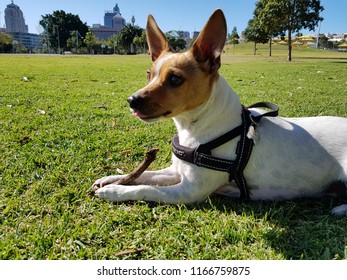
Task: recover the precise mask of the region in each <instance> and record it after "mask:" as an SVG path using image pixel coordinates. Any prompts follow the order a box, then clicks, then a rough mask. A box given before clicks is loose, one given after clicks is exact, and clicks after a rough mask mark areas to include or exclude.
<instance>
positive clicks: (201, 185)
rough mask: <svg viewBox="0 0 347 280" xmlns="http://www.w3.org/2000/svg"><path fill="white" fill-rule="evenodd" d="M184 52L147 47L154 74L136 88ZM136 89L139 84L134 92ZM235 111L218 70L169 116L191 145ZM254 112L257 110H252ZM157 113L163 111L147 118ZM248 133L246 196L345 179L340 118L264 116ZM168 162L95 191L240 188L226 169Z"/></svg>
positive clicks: (219, 130) (281, 194) (109, 180)
mask: <svg viewBox="0 0 347 280" xmlns="http://www.w3.org/2000/svg"><path fill="white" fill-rule="evenodd" d="M216 12H218V14H217V17H218V16H220V15H223V14H222V13H221V11H218V10H217V11H216ZM216 12H215V13H216ZM223 17H224V16H223ZM208 24H209V23H208ZM210 24H211V23H210ZM147 28H148V27H147ZM205 28H206V27H205ZM205 31H206V30H205ZM149 35H150V34H149ZM149 44H150V43H149ZM184 55H186V54H185V53H183V54H173V53H171V52H168V53H167V54H165V53H164V55H159V54H157V55H155V53H154V51H153V53H152V58H153V61H154V62H155V66H154V71H153V74H152V75H153V77H152V79H151V81H150V83H149V85H147V86H146V87H145V88H144V89H142V91H143V90H146V88H148V87H150V86H153V84H154V83H156V82H157V80H158V79H159V78H160V75H161V72H162V68H163V67H168V65H170V63H171V61H174V60H175V59H177V58H178V57H179V56H184ZM172 63H173V62H172ZM185 82H186V83H189V82H190V81H189V80H187V81H185ZM140 93H141V90H140V91H139V92H138V93H137V94H140ZM241 110H242V106H241V104H240V100H239V96H238V95H237V94H236V93H235V92H234V91H233V90H232V89H231V88H230V86H229V85H228V84H227V82H226V81H225V80H224V79H223V78H222V77H221V76H219V75H218V76H217V77H216V78H215V79H214V81H213V85H212V86H211V94H210V95H209V97H208V98H207V101H206V102H204V103H203V104H201V105H199V106H196V107H195V108H193V109H190V110H183V111H182V112H180V113H179V114H177V115H176V116H174V117H173V119H174V122H175V124H176V127H177V130H178V133H179V139H180V144H181V145H184V146H187V147H197V146H198V145H200V144H202V143H206V142H208V141H210V140H212V139H214V138H216V137H218V136H220V135H222V134H224V133H225V132H227V131H229V130H231V129H232V128H234V127H236V126H238V125H240V124H241ZM252 112H253V114H259V113H261V111H260V110H253V109H252ZM135 115H136V114H135ZM138 116H140V115H139V114H138ZM161 118H164V117H163V116H159V117H158V118H154V119H148V120H147V121H154V120H158V119H161ZM252 138H253V140H254V143H255V145H254V148H253V151H252V154H251V157H250V160H249V162H248V164H247V166H246V168H245V170H244V176H245V178H246V180H247V184H248V186H249V189H250V197H251V199H254V200H277V199H293V198H297V197H315V196H319V195H320V194H322V193H323V192H324V190H325V189H326V188H327V186H328V185H329V184H330V183H332V182H335V181H341V182H344V183H345V184H346V183H347V119H346V118H339V117H309V118H290V119H286V118H281V117H276V118H274V117H269V118H266V117H264V118H263V119H262V120H261V123H260V125H259V127H257V129H256V133H255V134H253V135H252ZM238 140H239V139H238V138H236V139H234V140H232V141H230V142H228V143H226V144H224V145H223V146H221V147H218V148H216V149H215V150H213V155H214V156H217V157H221V158H227V159H231V160H232V159H235V158H236V155H235V150H236V144H237V142H238ZM172 161H173V163H172V165H171V166H170V167H168V168H166V169H163V170H159V171H146V172H144V173H143V174H142V175H141V176H140V177H139V178H138V179H137V180H135V182H134V183H133V185H131V186H122V185H115V184H113V183H114V182H116V181H118V180H119V179H120V178H121V177H123V176H122V175H118V176H108V177H104V178H101V179H99V180H97V181H96V182H95V183H94V185H93V187H94V188H98V189H97V190H96V195H97V196H98V197H100V198H103V199H106V200H110V201H126V200H147V201H156V202H163V203H170V204H180V203H183V204H189V203H195V202H199V201H203V200H204V199H206V198H207V197H208V196H209V195H210V194H212V193H214V192H217V193H220V194H225V195H228V196H232V197H239V195H240V194H239V190H238V188H237V187H236V186H235V185H234V184H233V183H231V184H230V183H229V182H228V177H229V175H228V174H227V173H223V172H219V171H214V170H210V169H206V168H203V167H198V166H195V165H192V164H190V163H187V162H184V161H182V160H179V159H178V158H176V157H175V156H173V158H172ZM332 213H334V214H340V215H347V204H346V205H341V206H338V207H336V208H334V209H333V210H332Z"/></svg>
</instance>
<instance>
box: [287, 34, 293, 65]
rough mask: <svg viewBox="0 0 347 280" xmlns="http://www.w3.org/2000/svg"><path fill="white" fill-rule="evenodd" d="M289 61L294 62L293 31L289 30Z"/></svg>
mask: <svg viewBox="0 0 347 280" xmlns="http://www.w3.org/2000/svg"><path fill="white" fill-rule="evenodd" d="M288 61H292V30H291V29H288Z"/></svg>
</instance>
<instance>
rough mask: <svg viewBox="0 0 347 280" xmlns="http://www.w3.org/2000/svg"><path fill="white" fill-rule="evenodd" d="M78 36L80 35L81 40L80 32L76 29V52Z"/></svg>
mask: <svg viewBox="0 0 347 280" xmlns="http://www.w3.org/2000/svg"><path fill="white" fill-rule="evenodd" d="M78 36H80V38H81V39H82V40H83V37H82V36H81V34H80V33H79V32H78V30H76V54H77V53H78Z"/></svg>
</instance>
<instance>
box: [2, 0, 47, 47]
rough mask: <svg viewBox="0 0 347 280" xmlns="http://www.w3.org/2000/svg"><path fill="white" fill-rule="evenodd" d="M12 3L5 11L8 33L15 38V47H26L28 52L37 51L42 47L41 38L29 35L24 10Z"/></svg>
mask: <svg viewBox="0 0 347 280" xmlns="http://www.w3.org/2000/svg"><path fill="white" fill-rule="evenodd" d="M11 2H12V3H11V4H9V5H7V7H6V9H5V23H6V33H8V34H10V35H11V36H12V37H13V45H14V46H16V48H17V49H18V48H19V47H20V46H24V47H25V48H26V50H27V51H28V52H32V51H35V50H37V49H38V48H39V47H40V45H41V41H42V38H41V36H40V35H37V34H32V33H29V30H28V26H27V25H26V24H25V20H24V16H23V12H22V10H21V9H20V8H19V7H18V6H17V5H15V4H14V3H13V0H12V1H11ZM22 50H23V48H22Z"/></svg>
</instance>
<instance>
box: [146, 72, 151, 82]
mask: <svg viewBox="0 0 347 280" xmlns="http://www.w3.org/2000/svg"><path fill="white" fill-rule="evenodd" d="M150 79H151V71H150V70H147V80H148V81H149V80H150Z"/></svg>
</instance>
